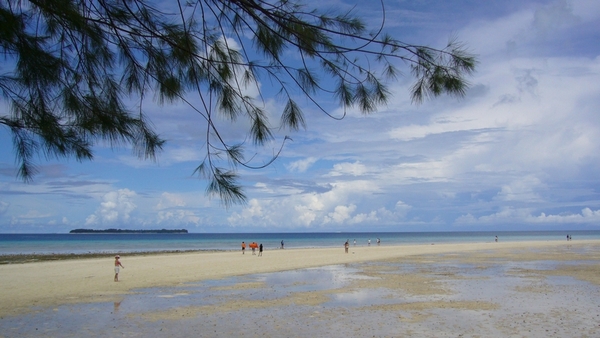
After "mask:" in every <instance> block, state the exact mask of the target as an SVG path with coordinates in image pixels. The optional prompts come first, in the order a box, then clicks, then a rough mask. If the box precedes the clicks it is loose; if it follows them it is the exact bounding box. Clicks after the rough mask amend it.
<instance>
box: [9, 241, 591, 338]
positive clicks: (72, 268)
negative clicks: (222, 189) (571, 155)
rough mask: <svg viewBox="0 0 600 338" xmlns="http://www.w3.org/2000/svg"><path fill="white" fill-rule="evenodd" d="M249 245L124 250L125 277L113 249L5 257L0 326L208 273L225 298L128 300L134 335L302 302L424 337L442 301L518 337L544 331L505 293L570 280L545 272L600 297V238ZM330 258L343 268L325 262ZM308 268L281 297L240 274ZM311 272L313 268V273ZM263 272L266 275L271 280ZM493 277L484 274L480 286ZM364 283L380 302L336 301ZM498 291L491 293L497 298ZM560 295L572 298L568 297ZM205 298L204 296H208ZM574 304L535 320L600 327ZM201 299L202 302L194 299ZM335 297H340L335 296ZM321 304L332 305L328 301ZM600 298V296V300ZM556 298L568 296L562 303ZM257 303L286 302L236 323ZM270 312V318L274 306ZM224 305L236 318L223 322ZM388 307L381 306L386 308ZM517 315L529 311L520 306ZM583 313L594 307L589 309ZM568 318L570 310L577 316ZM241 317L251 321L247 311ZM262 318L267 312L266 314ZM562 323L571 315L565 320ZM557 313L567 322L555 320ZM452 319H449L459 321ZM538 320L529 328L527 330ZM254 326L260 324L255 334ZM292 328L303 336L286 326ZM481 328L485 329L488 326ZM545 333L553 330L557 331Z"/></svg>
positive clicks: (323, 327)
mask: <svg viewBox="0 0 600 338" xmlns="http://www.w3.org/2000/svg"><path fill="white" fill-rule="evenodd" d="M246 251H247V252H246V253H245V255H242V254H241V251H240V252H197V253H181V254H159V255H154V254H153V255H147V256H133V257H128V256H127V255H126V254H122V255H121V261H122V263H123V265H124V266H125V269H122V272H121V276H120V279H121V280H120V281H119V282H118V283H115V282H113V261H114V258H113V257H112V256H108V257H106V258H94V259H76V260H62V261H49V262H36V263H25V264H7V265H2V266H0V285H2V287H3V291H2V292H1V293H0V318H1V319H2V321H0V327H4V329H6V328H7V326H9V327H10V326H11V325H12V326H14V329H15V330H18V328H17V326H18V325H17V324H14V323H13V322H12V321H11V320H12V319H11V318H13V319H14V318H24V317H26V316H33V314H35V313H44V311H51V310H52V309H54V310H55V311H57V310H56V309H57V308H59V307H60V306H79V305H80V304H101V303H102V304H104V303H106V304H108V303H110V304H111V305H114V310H115V311H111V313H113V312H116V310H117V308H118V305H117V304H120V303H121V302H122V301H123V299H127V298H128V297H134V295H136V294H137V293H140V291H139V290H140V289H147V288H183V289H184V288H185V286H186V285H189V284H190V283H191V284H192V285H203V282H205V281H213V282H212V283H213V284H211V285H212V288H211V289H210V290H212V293H218V292H223V295H222V296H220V298H218V300H217V298H216V299H215V300H211V301H210V302H212V305H211V304H208V303H210V302H208V303H207V304H204V305H197V306H196V305H190V304H187V303H181V304H180V303H177V302H176V303H173V304H171V305H169V306H166V307H165V308H164V309H162V308H161V309H159V310H153V311H143V310H142V309H132V310H131V312H128V316H129V318H130V319H133V320H134V321H135V322H136V323H137V324H136V325H138V326H137V327H138V331H131V332H139V327H140V325H142V326H143V325H145V324H140V322H141V323H154V324H147V325H149V326H147V329H146V330H150V328H151V327H153V326H152V325H158V324H156V323H157V322H158V323H163V324H161V325H166V326H165V327H164V328H165V329H168V328H169V327H171V326H169V325H172V324H168V323H172V322H173V321H174V320H175V321H186V320H191V319H196V320H197V319H198V318H200V317H202V318H204V320H213V321H214V323H213V325H214V326H215V327H216V326H218V325H223V324H222V321H223V320H224V321H225V322H228V320H230V319H231V320H234V321H235V320H238V321H236V322H235V323H236V325H235V326H234V327H229V329H230V330H232V331H230V332H229V333H231V334H239V332H236V331H235V329H236V328H237V329H239V328H240V325H242V326H244V325H247V326H249V327H250V328H248V327H247V328H246V333H247V335H249V336H261V335H263V334H265V333H269V332H272V333H273V334H274V335H275V334H276V332H277V328H278V325H284V323H287V324H285V325H292V324H290V322H289V321H285V318H287V317H286V316H291V317H290V318H294V320H296V321H298V319H297V318H298V316H297V314H294V313H291V312H290V311H300V310H299V307H306V311H307V314H308V315H307V316H308V317H307V319H306V320H307V323H308V322H310V323H312V324H317V323H318V325H316V326H315V327H316V328H319V329H318V330H319V331H318V332H317V333H319V334H327V332H329V331H328V330H331V329H333V328H337V329H338V331H332V332H329V333H330V334H328V335H329V336H341V335H338V333H341V332H344V330H347V327H346V326H340V325H341V324H339V322H340V320H342V319H343V318H346V320H350V321H351V324H348V325H358V323H363V324H364V325H362V324H361V325H362V326H361V327H370V329H371V330H372V328H373V324H374V322H376V323H377V325H376V327H379V328H380V331H376V332H379V334H375V336H395V335H394V334H393V331H394V328H393V327H389V325H390V324H389V323H390V321H391V322H392V323H400V324H402V325H401V326H403V327H405V328H406V327H408V326H411V325H412V326H413V328H412V329H411V330H412V331H411V332H413V333H412V334H414V335H415V336H417V335H418V333H419V332H418V331H416V328H417V327H418V328H422V330H423V331H421V332H420V333H422V334H425V335H426V336H445V335H441V334H440V335H438V334H435V333H432V332H435V331H431V332H429V331H427V330H429V329H428V328H427V325H425V324H426V323H427V322H428V321H431V320H432V318H436V316H437V317H438V318H443V316H444V313H446V312H445V311H446V310H454V312H452V311H451V312H449V313H451V314H452V315H456V313H464V314H471V315H472V313H478V314H477V316H482V314H484V315H485V316H486V318H488V321H489V318H493V317H494V316H495V315H494V314H498V315H500V314H504V315H502V316H500V317H501V318H498V319H497V320H492V321H491V322H490V323H489V326H490V327H489V328H482V329H488V330H497V329H498V328H497V327H496V326H508V327H512V326H514V327H515V329H514V330H512V331H510V330H509V331H506V332H505V334H500V336H506V335H511V334H521V335H517V336H537V335H536V334H535V332H536V331H535V328H537V326H535V327H534V326H530V325H532V324H531V322H530V321H529V319H524V320H521V319H519V320H518V321H515V322H514V323H512V324H511V323H509V321H510V320H513V319H515V318H514V314H512V313H510V311H508V310H507V309H508V308H510V306H513V305H510V304H507V303H506V300H507V299H508V297H512V296H509V295H513V293H514V294H515V297H516V298H515V299H519V302H521V301H523V300H525V303H527V302H528V301H527V300H528V299H529V300H530V302H529V303H531V302H536V301H537V300H536V299H537V298H536V297H538V296H539V295H540V294H544V293H546V294H547V293H554V292H557V290H563V288H564V287H563V286H560V285H557V284H552V283H549V282H548V281H545V280H546V279H548V278H550V279H551V278H553V277H552V276H561V278H566V277H568V278H569V283H572V284H574V285H575V284H577V286H578V287H581V288H583V289H581V290H585V291H577V292H585V293H588V294H583V295H581V294H578V295H577V297H582V298H586V299H588V300H589V299H592V300H594V299H595V300H600V241H571V242H567V241H539V242H506V243H503V242H499V243H494V242H488V243H468V244H429V245H405V246H376V245H372V246H370V247H367V246H356V247H354V246H351V247H350V250H349V253H348V254H346V253H344V248H343V247H340V248H319V249H291V250H290V249H285V250H269V251H265V252H264V254H263V257H258V256H257V255H252V252H251V251H250V250H246ZM328 266H329V267H331V266H334V267H336V268H325V267H328ZM302 269H322V270H303V271H321V272H320V273H317V275H316V277H315V278H312V279H313V280H311V279H310V278H309V279H308V280H303V278H305V277H301V278H298V277H297V276H296V277H293V278H296V282H295V284H294V283H292V285H295V286H294V287H298V285H300V284H309V283H311V282H315V281H316V280H319V279H320V278H323V277H322V276H325V275H328V276H330V277H329V278H330V280H329V279H328V280H325V281H323V285H319V286H315V288H314V289H312V290H309V289H301V290H299V291H298V292H288V293H286V296H285V297H283V298H278V297H275V298H273V297H272V296H271V295H269V292H272V291H273V290H275V288H277V287H278V286H277V283H275V282H270V284H269V283H267V284H268V285H270V286H268V285H267V284H265V282H264V280H260V279H258V280H245V279H244V278H245V276H250V275H254V276H256V275H263V276H266V275H265V274H273V273H282V272H286V271H287V273H288V274H293V273H295V272H297V271H299V270H302ZM348 271H352V273H351V274H349V272H348ZM304 275H305V276H306V275H310V273H305V274H304ZM280 276H284V275H280ZM344 276H346V277H344ZM495 276H498V277H502V278H505V280H504V281H503V282H502V283H503V284H502V287H506V288H507V290H506V291H503V292H505V293H506V294H505V297H504V299H503V298H502V297H499V298H498V297H495V296H494V295H495V294H494V292H496V291H494V290H493V289H492V290H488V289H487V288H488V287H489V285H491V283H490V281H493V280H494V277H495ZM232 277H235V278H237V279H236V281H237V282H235V283H233V284H227V285H219V283H218V282H214V281H218V280H222V279H226V278H232ZM281 278H283V277H281ZM263 279H267V280H268V278H267V277H264V278H263ZM550 279H548V280H550ZM486 280H487V282H486V283H484V284H478V283H481V282H482V281H486ZM498 280H500V279H498ZM561 281H562V280H561ZM215 283H216V284H215ZM511 283H514V285H510V284H511ZM578 283H579V284H578ZM485 285H488V286H485ZM507 285H510V286H507ZM267 286H268V287H267ZM475 286H477V287H479V288H482V290H484V289H485V290H486V291H482V292H481V294H480V296H478V297H475V296H473V294H472V293H471V292H470V291H469V292H467V290H471V289H473V288H474V287H475ZM554 288H556V289H554ZM241 290H243V292H250V294H251V295H252V296H251V297H250V298H249V299H245V300H244V299H236V300H232V299H229V298H228V296H227V295H228V294H230V293H232V292H242V291H241ZM307 290H308V291H307ZM365 290H370V291H369V292H370V296H368V297H367V298H369V299H375V298H377V297H378V298H377V299H380V300H378V301H371V303H369V304H366V303H364V302H361V303H360V304H359V303H352V302H350V303H349V304H344V303H343V302H341V301H340V300H341V299H346V300H347V301H348V299H355V298H356V297H357V295H359V294H361V292H362V293H364V292H366V291H365ZM573 290H575V288H573ZM578 290H580V289H578ZM563 291H564V290H563ZM570 292H575V291H570ZM192 293H198V294H202V292H199V291H194V292H189V291H185V292H183V293H182V294H192ZM174 294H175V295H176V294H178V293H173V292H170V293H169V295H170V296H168V297H167V296H165V297H163V298H169V297H170V298H174V297H175V296H173V295H174ZM258 295H261V296H258ZM350 295H352V296H350ZM498 295H499V294H496V296H498ZM516 295H518V297H517V296H516ZM500 296H501V295H500ZM563 296H565V295H564V294H563ZM571 296H572V295H570V294H569V295H566V297H571ZM202 297H206V295H203V296H202ZM240 297H241V296H240ZM344 297H345V298H344ZM241 298H243V297H241ZM561 299H565V298H564V297H563V298H561ZM161 301H162V298H161ZM545 301H546V302H559V301H558V300H556V301H554V300H549V299H546V300H545ZM570 301H572V302H575V303H574V304H573V305H572V306H573V307H575V308H574V309H570V310H569V311H572V313H567V314H566V313H563V312H561V311H559V312H556V313H555V315H556V318H550V317H548V316H550V315H548V314H547V313H545V314H544V315H543V316H542V317H540V314H537V315H536V316H537V317H535V318H536V319H535V320H536V321H537V322H539V323H538V324H536V325H538V326H540V328H539V330H541V331H543V330H545V329H543V330H542V328H541V327H546V328H547V327H550V328H552V329H553V330H554V332H558V333H556V334H557V335H556V336H560V330H562V329H565V330H566V329H567V328H569V327H570V326H571V325H577V328H571V331H569V332H571V334H569V335H570V336H581V337H583V336H600V326H598V323H600V317H598V315H600V307H598V305H596V308H595V309H591V310H595V312H594V313H593V314H591V313H590V311H589V310H590V309H586V308H585V307H586V306H589V307H592V308H593V307H594V305H593V304H592V303H590V304H587V303H585V304H584V302H579V303H577V302H576V300H573V299H571V300H570ZM198 302H199V303H203V302H207V301H206V300H202V301H200V300H198ZM328 302H329V303H328ZM336 302H338V303H339V304H337V305H336ZM340 302H341V303H340ZM323 304H330V305H327V306H325V305H323ZM365 304H366V305H365ZM552 304H553V303H552ZM586 304H587V305H586ZM597 304H600V302H598V303H597ZM292 305H295V306H294V309H295V310H286V309H288V307H289V309H291V308H292V307H291V306H292ZM540 306H541V305H540ZM561 306H566V305H565V304H562V305H561ZM578 307H579V308H578ZM255 308H261V309H266V308H270V309H271V310H272V309H275V311H276V310H277V309H279V310H281V316H280V317H274V318H273V319H272V321H273V323H272V326H269V327H267V328H265V327H261V328H254V329H253V325H256V324H254V323H255V322H253V323H247V324H244V322H243V321H242V322H239V319H240V317H239V314H238V315H236V314H235V313H237V312H238V311H243V310H244V309H255ZM121 309H122V308H121ZM578 310H579V311H580V312H579V314H580V315H581V316H583V317H582V318H579V317H577V316H576V315H575V314H577V311H578ZM286 311H287V312H286ZM315 311H316V312H315ZM457 311H458V312H457ZM513 311H517V310H513ZM270 313H271V316H272V314H273V312H270ZM311 313H312V314H313V315H316V314H317V313H318V317H319V318H320V319H319V320H318V321H317V322H313V320H312V319H310V317H311V315H310V314H311ZM225 314H227V316H237V317H232V318H225V319H223V316H225ZM358 314H361V315H358ZM382 314H384V315H383V317H382ZM305 315H306V314H305ZM340 316H341V318H340ZM521 316H523V314H522V313H521ZM573 316H574V317H573ZM586 316H592V317H593V318H588V317H586ZM388 317H389V318H388ZM569 317H572V318H571V319H570V321H569ZM32 318H33V317H32ZM219 318H221V320H219ZM243 318H247V316H244V317H243ZM261 318H264V316H263V317H261ZM323 318H330V319H333V318H337V320H336V321H335V322H336V323H337V324H332V322H330V321H325V322H323V320H324V319H323ZM385 318H387V319H385ZM469 318H470V317H469V316H467V318H466V319H465V318H463V320H464V321H466V322H465V323H469V321H470V320H472V319H469ZM384 319H385V320H384ZM30 320H33V319H30ZM50 320H51V319H50ZM282 320H283V321H284V322H282ZM315 320H316V319H315ZM563 320H564V322H562V321H563ZM588 320H589V321H590V323H591V322H594V321H596V322H595V324H589V325H588V323H587V321H588ZM503 321H506V322H503ZM556 321H560V323H558V322H556ZM342 322H343V320H342ZM476 322H477V323H479V324H477V325H483V324H481V323H482V322H481V320H478V321H476ZM582 322H584V324H582ZM165 323H166V324H165ZM327 323H329V324H327ZM528 323H529V324H528ZM304 324H305V323H303V322H298V323H295V324H293V325H292V327H295V326H298V328H300V327H302V325H304ZM400 324H394V325H400ZM438 324H439V323H438ZM197 325H200V324H197ZM206 325H208V324H207V323H204V324H202V327H203V328H205V327H206ZM273 325H274V326H273ZM447 325H450V324H447ZM457 325H458V324H454V326H452V325H450V326H452V327H455V328H456V327H457ZM465 325H466V326H465V328H460V325H458V326H459V328H458V329H457V332H459V331H460V332H463V335H465V334H466V336H477V335H478V333H476V331H469V330H470V329H469V328H471V330H472V327H473V325H475V324H469V325H467V324H465ZM582 325H583V326H582ZM230 326H231V325H230ZM191 327H194V326H193V325H192V326H188V328H187V329H186V330H184V331H181V329H180V331H177V332H180V333H181V334H182V335H181V336H185V335H186V334H191V333H193V332H192V331H190V330H191V329H190V328H191ZM395 327H397V326H395ZM527 328H528V329H529V330H530V335H527V334H524V333H521V330H525V329H527ZM532 328H533V329H534V333H531V329H532ZM557 328H558V329H557ZM582 328H585V332H582V331H572V330H581V329H582ZM227 330H228V327H222V328H220V329H219V331H214V332H213V334H212V335H207V336H227V335H225V333H226V332H227ZM253 330H256V332H252V331H253ZM316 330H317V329H316ZM357 330H358V331H357ZM432 330H433V329H432ZM461 330H462V331H461ZM557 330H558V331H557ZM541 331H540V332H541ZM3 332H5V333H0V336H3V334H4V336H7V337H8V336H11V335H10V334H7V333H6V332H9V333H10V332H11V331H10V330H8V331H7V330H3ZM15 332H17V331H15ZM444 332H446V331H444ZM469 332H470V333H469ZM546 333H547V332H546ZM348 334H349V335H350V336H364V335H365V334H366V332H361V331H360V330H359V329H358V328H354V329H353V330H352V331H351V332H349V333H347V334H346V335H348ZM540 334H541V333H540ZM50 335H51V334H50ZM408 335H410V334H408ZM58 336H63V335H62V334H61V335H58ZM124 336H135V335H133V333H132V335H124ZM157 336H160V335H157ZM267 336H268V335H267ZM288 336H297V335H295V334H289V335H288ZM398 336H400V335H398ZM449 336H453V335H449ZM482 336H485V334H483V335H482ZM549 336H552V334H550V335H549Z"/></svg>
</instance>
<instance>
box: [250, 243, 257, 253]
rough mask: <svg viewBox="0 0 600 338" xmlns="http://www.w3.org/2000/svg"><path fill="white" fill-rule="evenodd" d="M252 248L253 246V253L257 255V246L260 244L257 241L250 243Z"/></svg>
mask: <svg viewBox="0 0 600 338" xmlns="http://www.w3.org/2000/svg"><path fill="white" fill-rule="evenodd" d="M250 248H252V254H253V255H256V248H258V244H256V242H252V243H250Z"/></svg>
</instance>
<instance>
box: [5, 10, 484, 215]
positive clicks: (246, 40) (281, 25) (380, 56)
mask: <svg viewBox="0 0 600 338" xmlns="http://www.w3.org/2000/svg"><path fill="white" fill-rule="evenodd" d="M382 14H383V20H382V25H381V27H380V29H379V30H378V31H376V32H374V33H368V32H367V29H366V27H365V26H364V24H363V23H362V21H361V20H360V18H358V17H357V16H355V15H353V14H351V13H344V14H340V15H336V14H327V13H326V12H323V11H318V10H309V9H307V8H305V7H304V6H302V5H301V4H300V3H297V2H294V1H286V0H283V1H273V2H269V1H260V0H258V1H256V0H232V1H224V0H212V1H211V0H188V1H185V2H183V1H177V2H175V1H164V2H157V1H146V0H30V1H25V0H4V1H0V50H1V51H2V53H3V55H4V56H5V61H4V63H3V65H2V74H0V91H1V93H2V95H3V98H4V100H5V103H7V104H6V106H8V107H9V108H10V111H8V112H6V111H4V112H2V113H0V124H2V125H4V126H6V127H7V128H9V129H10V132H11V134H12V137H13V146H14V150H15V154H16V158H17V161H18V163H19V172H18V175H19V176H20V177H21V178H23V179H25V180H29V179H31V178H32V176H33V175H34V174H35V166H34V164H33V160H34V158H35V157H36V156H37V155H40V154H42V155H45V156H50V157H75V158H76V159H78V160H86V159H92V157H93V154H92V147H93V145H94V144H95V143H97V142H98V141H109V142H110V143H111V144H112V145H117V144H129V145H131V146H132V147H133V150H134V152H135V153H136V154H137V155H138V156H140V157H142V158H155V156H156V154H157V152H158V151H160V150H161V148H162V146H163V143H164V141H163V140H162V139H161V138H160V136H159V135H157V134H156V132H155V131H153V128H151V124H150V121H148V120H147V119H146V118H145V115H144V109H143V102H144V100H145V99H146V98H147V97H148V96H153V97H154V98H156V100H157V101H158V102H159V103H161V104H170V103H175V102H184V103H186V104H189V105H190V107H191V108H192V109H193V111H194V112H196V113H197V114H198V115H199V116H201V118H202V121H200V122H199V124H200V123H201V124H202V125H203V126H204V127H205V130H206V137H205V140H206V141H205V144H203V145H205V146H206V148H205V149H206V157H205V159H204V161H202V163H201V164H200V165H199V166H198V167H197V169H196V173H198V174H199V175H201V176H202V177H204V178H206V179H208V180H209V184H208V188H207V191H208V193H209V194H211V195H212V194H216V195H218V196H219V197H220V198H221V201H222V202H223V203H224V204H225V205H230V204H231V203H239V202H243V201H244V200H245V195H244V193H243V191H242V188H241V186H240V185H239V183H238V176H237V171H236V167H237V165H243V166H247V167H252V166H251V165H250V164H249V162H248V161H247V160H246V159H245V158H244V148H243V144H229V143H228V142H227V141H226V140H225V139H224V138H223V137H222V133H221V132H220V131H219V129H218V128H217V127H216V125H215V124H214V119H215V116H216V115H221V116H225V117H227V118H228V119H230V120H231V121H235V120H237V119H246V120H247V121H248V122H249V126H250V127H249V130H248V133H249V136H250V137H251V139H252V140H253V142H254V143H255V144H256V145H263V144H265V142H267V141H270V140H271V139H272V138H273V132H272V128H273V127H272V125H271V122H270V121H269V120H268V118H267V115H268V114H267V111H266V110H265V109H266V108H265V104H264V100H265V98H264V97H263V95H262V94H263V92H261V89H260V88H261V87H260V85H259V84H260V83H268V84H270V85H271V86H272V87H271V88H275V89H276V90H278V92H279V94H278V97H279V98H280V99H282V100H283V103H284V104H283V105H282V106H283V107H284V108H283V110H282V111H281V112H280V113H279V114H278V115H280V116H281V119H280V121H279V124H280V126H281V127H284V128H287V129H289V130H297V129H300V128H303V127H305V126H306V122H305V118H304V115H303V112H302V109H301V107H300V105H299V104H298V103H297V99H298V98H300V97H301V98H303V99H306V98H307V99H308V100H309V101H310V102H312V103H313V104H314V106H315V107H317V108H318V109H320V110H322V111H323V112H324V113H325V114H328V112H327V110H326V109H325V108H324V107H322V106H321V105H320V104H319V102H320V98H334V99H335V100H337V102H338V103H339V104H340V105H341V106H343V107H344V109H347V108H350V107H356V108H358V109H360V111H361V112H363V113H370V112H373V111H375V109H376V108H377V107H378V106H380V105H381V104H385V103H386V101H387V99H388V97H389V95H390V93H389V92H388V90H387V88H386V80H388V79H394V78H395V77H396V76H397V74H399V73H398V70H397V67H398V66H399V65H402V64H405V65H408V67H409V68H410V69H411V72H412V76H414V78H415V83H414V86H413V87H412V92H411V94H412V98H413V101H414V102H420V101H422V100H423V99H426V98H428V97H431V96H437V95H440V94H444V93H447V94H452V95H458V96H461V95H463V94H464V93H465V90H466V88H467V86H468V84H467V82H466V80H465V77H466V76H468V75H469V74H471V73H472V71H473V70H474V66H475V59H474V57H473V56H472V55H470V54H469V53H467V52H466V51H465V50H464V49H463V48H462V46H461V45H460V44H457V43H454V42H453V43H449V44H448V46H446V47H445V48H443V49H434V48H429V47H425V46H419V45H411V44H406V43H404V42H401V41H397V40H395V39H393V38H392V37H390V36H387V35H384V34H383V33H382V28H383V23H384V22H385V9H384V8H383V3H382ZM399 61H400V62H399ZM323 73H324V74H326V79H322V78H321V77H320V76H319V74H323ZM252 87H254V88H255V90H256V91H258V92H259V95H255V96H253V97H251V96H249V95H248V94H247V93H248V92H249V91H248V89H249V88H252ZM193 96H196V97H195V99H199V102H201V104H200V105H192V104H191V103H190V101H191V98H192V97H193ZM128 100H134V101H137V104H135V106H134V107H133V108H131V107H127V105H126V104H125V102H129V101H128ZM285 140H287V138H286V139H284V140H283V142H282V147H283V143H285ZM279 151H281V148H280V149H279ZM277 154H278V153H277ZM277 154H276V155H275V157H277ZM223 163H227V164H226V165H223ZM268 164H269V163H266V164H262V165H260V166H258V167H255V168H260V167H264V166H266V165H268Z"/></svg>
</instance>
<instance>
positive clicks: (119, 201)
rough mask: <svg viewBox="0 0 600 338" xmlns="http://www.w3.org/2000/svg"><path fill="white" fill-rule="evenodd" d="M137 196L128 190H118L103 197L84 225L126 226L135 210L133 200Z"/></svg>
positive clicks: (135, 206)
mask: <svg viewBox="0 0 600 338" xmlns="http://www.w3.org/2000/svg"><path fill="white" fill-rule="evenodd" d="M136 196H137V194H136V193H135V192H134V191H131V190H129V189H119V190H117V191H111V192H109V193H107V194H105V195H104V197H103V198H102V200H103V201H102V202H101V203H100V206H99V207H98V209H97V210H96V212H95V213H94V214H92V215H90V216H88V217H87V219H86V221H85V225H96V224H121V223H123V224H127V223H129V221H130V219H131V213H132V212H133V211H134V210H135V209H136V208H137V205H136V204H135V203H134V201H133V200H134V199H135V197H136Z"/></svg>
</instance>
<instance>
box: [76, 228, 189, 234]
mask: <svg viewBox="0 0 600 338" xmlns="http://www.w3.org/2000/svg"><path fill="white" fill-rule="evenodd" d="M69 233H70V234H187V233H188V231H187V230H186V229H173V230H167V229H161V230H128V229H104V230H95V229H73V230H71V231H69Z"/></svg>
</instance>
